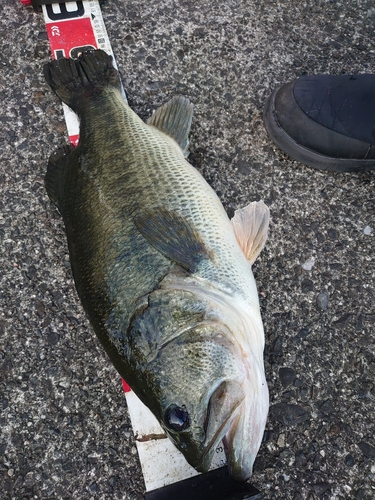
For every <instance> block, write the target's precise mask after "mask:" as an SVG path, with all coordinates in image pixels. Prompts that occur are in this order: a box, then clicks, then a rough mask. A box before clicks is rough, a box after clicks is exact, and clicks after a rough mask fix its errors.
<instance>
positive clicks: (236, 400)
mask: <svg viewBox="0 0 375 500" xmlns="http://www.w3.org/2000/svg"><path fill="white" fill-rule="evenodd" d="M244 400H245V392H244V390H243V388H242V387H241V385H240V384H239V383H238V382H235V381H232V380H226V381H223V382H222V383H221V384H220V385H219V387H217V389H215V391H214V392H213V393H212V395H211V397H210V401H209V404H208V410H207V415H206V420H205V423H204V431H205V439H204V443H203V452H202V453H201V455H200V457H199V458H198V461H197V462H196V463H195V464H192V465H193V466H194V467H195V469H196V470H197V471H199V472H207V471H208V469H209V467H210V464H211V461H212V457H213V454H214V453H215V449H216V446H217V445H218V444H219V442H220V441H221V440H222V439H223V438H224V436H225V435H226V434H227V433H228V431H229V429H230V428H231V426H232V425H233V422H234V421H235V420H236V419H237V418H238V413H239V411H240V407H241V406H242V404H243V402H244Z"/></svg>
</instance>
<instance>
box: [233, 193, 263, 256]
mask: <svg viewBox="0 0 375 500" xmlns="http://www.w3.org/2000/svg"><path fill="white" fill-rule="evenodd" d="M269 221H270V211H269V209H268V207H267V205H266V204H265V203H264V202H263V201H253V202H252V203H250V204H249V205H247V207H245V208H241V209H240V210H236V211H235V213H234V217H233V218H232V219H231V222H232V225H233V229H234V233H235V235H236V238H237V241H238V243H239V245H240V247H241V248H242V250H243V253H244V254H245V256H246V258H247V260H249V261H250V264H253V263H254V262H255V260H256V258H257V257H258V255H259V254H260V252H261V250H262V248H263V247H264V244H265V242H266V239H267V231H268V225H269Z"/></svg>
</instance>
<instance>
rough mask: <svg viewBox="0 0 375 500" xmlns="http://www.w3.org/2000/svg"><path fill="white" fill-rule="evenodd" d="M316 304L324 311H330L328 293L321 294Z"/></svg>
mask: <svg viewBox="0 0 375 500" xmlns="http://www.w3.org/2000/svg"><path fill="white" fill-rule="evenodd" d="M316 303H317V305H318V307H319V308H320V309H322V310H323V311H328V293H326V292H320V293H319V294H318V296H317V298H316Z"/></svg>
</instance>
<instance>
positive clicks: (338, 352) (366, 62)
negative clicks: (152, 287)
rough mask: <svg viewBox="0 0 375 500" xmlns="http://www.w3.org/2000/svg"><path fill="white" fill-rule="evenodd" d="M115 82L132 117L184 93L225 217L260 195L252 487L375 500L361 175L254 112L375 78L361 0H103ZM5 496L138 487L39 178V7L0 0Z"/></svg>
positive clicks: (374, 23)
mask: <svg viewBox="0 0 375 500" xmlns="http://www.w3.org/2000/svg"><path fill="white" fill-rule="evenodd" d="M102 11H103V16H104V20H105V23H106V26H107V30H108V33H109V37H110V40H111V43H112V47H113V50H114V53H115V56H116V60H117V63H118V66H119V69H120V72H121V76H122V80H123V83H124V87H125V89H126V92H127V94H128V97H129V102H130V104H131V106H132V107H133V109H134V110H135V111H136V112H137V113H138V114H139V115H140V116H141V117H142V118H147V117H148V116H149V115H150V114H151V113H152V111H153V110H154V109H155V108H156V107H158V106H160V105H161V104H163V103H164V102H166V101H167V100H169V99H170V98H171V97H172V96H174V95H176V94H183V95H185V96H187V97H189V98H190V99H191V101H192V102H193V103H194V105H195V115H194V121H193V128H192V133H191V145H190V150H191V155H190V161H191V163H192V164H193V165H194V166H195V167H196V168H198V170H199V171H200V172H201V173H202V174H203V175H204V177H205V178H206V179H207V181H208V182H209V183H210V185H211V186H212V187H213V188H214V189H215V191H216V192H217V193H218V195H219V197H220V198H221V200H222V202H223V204H224V207H225V209H226V210H227V212H228V214H229V215H230V216H232V215H233V212H234V210H235V209H236V208H239V207H241V206H244V205H246V204H247V203H249V202H250V201H253V200H260V199H263V200H264V201H265V203H266V204H267V205H268V206H269V207H270V211H271V217H272V221H271V225H270V232H269V239H268V242H267V245H266V247H265V249H264V250H263V252H262V254H261V256H260V258H259V259H258V260H257V262H256V263H255V265H254V272H255V276H256V280H257V284H258V289H259V294H260V302H261V312H262V316H263V319H264V327H265V334H266V350H265V369H266V376H267V380H268V383H269V389H270V399H271V408H270V414H269V419H268V423H267V428H266V432H265V437H264V442H263V444H262V446H261V449H260V452H259V454H258V458H257V460H256V463H255V470H254V475H253V478H252V483H253V484H254V485H255V486H256V487H257V488H258V489H259V490H261V492H262V494H263V498H264V499H272V500H276V499H287V500H289V499H293V500H302V499H303V500H312V499H356V500H363V499H366V500H372V499H374V498H375V437H374V436H375V346H374V342H375V332H374V324H375V304H374V285H375V259H374V234H375V220H374V212H375V176H374V173H372V172H370V173H367V174H338V173H327V172H320V171H316V170H313V169H311V168H308V167H305V166H303V165H301V164H299V163H298V162H296V161H293V160H292V159H290V158H289V157H288V156H287V155H285V154H284V153H283V152H281V151H280V150H279V149H278V148H277V147H276V146H274V145H273V144H272V142H271V141H270V140H269V138H268V136H267V134H266V131H265V128H264V125H263V121H262V112H263V108H264V103H265V100H266V99H267V97H268V96H269V94H270V93H271V91H272V90H273V89H274V88H275V87H276V86H277V85H280V84H282V83H285V82H287V81H289V80H291V79H293V78H295V77H297V76H300V75H303V74H311V73H314V74H320V73H332V74H343V73H347V74H352V73H375V8H374V4H373V2H372V1H369V0H368V1H367V0H362V1H361V0H358V1H354V0H351V1H349V0H347V1H346V0H345V1H344V0H341V1H340V0H338V1H335V0H331V1H325V0H321V1H318V0H305V1H302V2H301V1H295V0H280V1H277V0H267V1H266V0H258V1H251V0H246V1H234V0H226V1H225V2H224V1H220V0H218V1H215V2H212V1H208V0H202V1H200V2H193V1H192V0H189V1H185V0H181V1H179V2H175V1H172V0H162V1H159V2H157V1H156V0H149V1H145V0H137V1H127V0H108V1H107V2H106V3H105V4H104V5H103V7H102ZM0 40H1V50H0V97H1V99H0V103H1V104H0V106H1V108H0V150H1V163H0V187H1V195H0V241H1V252H0V270H1V271H0V272H1V275H0V314H1V316H0V412H1V413H0V491H1V493H0V497H1V498H4V499H17V500H18V499H34V498H35V499H49V500H52V499H132V500H133V499H134V500H135V499H140V498H142V494H143V490H144V485H143V480H142V474H141V471H140V466H139V462H138V457H137V452H136V448H135V441H134V436H133V434H132V428H131V423H130V420H129V416H128V412H127V407H126V402H125V398H124V394H123V392H122V387H121V382H120V379H119V376H118V375H117V374H116V372H115V370H114V368H113V367H112V366H111V364H110V362H109V361H108V359H107V358H106V356H105V354H104V352H103V349H102V348H101V346H100V345H99V343H98V341H97V339H96V337H95V336H94V333H93V331H92V329H91V327H90V325H89V323H88V321H87V318H86V316H85V314H84V312H83V310H82V307H81V305H80V303H79V300H78V297H77V294H76V291H75V288H74V283H73V280H72V274H71V269H70V264H69V258H68V252H67V244H66V238H65V233H64V228H63V224H62V221H61V218H60V216H59V214H58V212H57V210H56V209H55V208H54V207H53V206H52V204H51V203H50V202H49V200H48V197H47V194H46V191H45V189H44V184H43V178H44V175H45V172H46V165H47V161H48V157H49V155H50V154H51V153H52V152H54V151H55V150H56V149H57V148H58V147H59V146H60V145H62V144H65V143H66V141H67V139H66V133H65V123H64V118H63V115H62V110H61V106H60V103H59V102H58V100H57V99H56V98H55V96H54V95H53V94H52V92H51V91H50V90H49V88H48V87H47V85H46V84H45V82H44V79H43V76H42V66H43V64H44V62H46V61H48V60H49V59H50V54H49V45H48V41H47V37H46V32H45V27H44V22H43V18H42V16H41V15H38V14H36V13H34V11H33V10H32V9H31V8H30V7H25V6H22V5H21V4H20V3H19V2H18V1H17V0H2V2H1V4H0Z"/></svg>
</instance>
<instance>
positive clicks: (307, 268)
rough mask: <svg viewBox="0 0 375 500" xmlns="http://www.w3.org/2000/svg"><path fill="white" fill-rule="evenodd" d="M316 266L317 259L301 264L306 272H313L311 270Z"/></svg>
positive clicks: (313, 258)
mask: <svg viewBox="0 0 375 500" xmlns="http://www.w3.org/2000/svg"><path fill="white" fill-rule="evenodd" d="M314 264H315V257H311V259H308V260H307V261H306V262H304V263H303V264H301V267H302V269H304V270H305V271H311V269H312V268H313V267H314Z"/></svg>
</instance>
